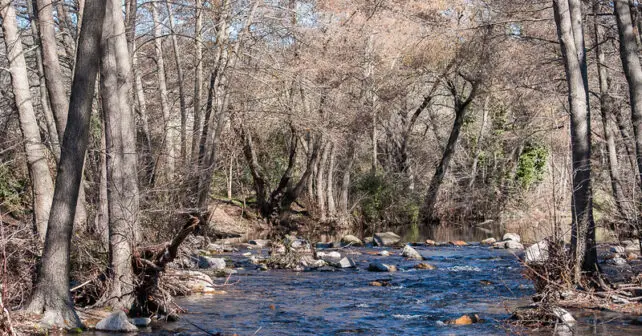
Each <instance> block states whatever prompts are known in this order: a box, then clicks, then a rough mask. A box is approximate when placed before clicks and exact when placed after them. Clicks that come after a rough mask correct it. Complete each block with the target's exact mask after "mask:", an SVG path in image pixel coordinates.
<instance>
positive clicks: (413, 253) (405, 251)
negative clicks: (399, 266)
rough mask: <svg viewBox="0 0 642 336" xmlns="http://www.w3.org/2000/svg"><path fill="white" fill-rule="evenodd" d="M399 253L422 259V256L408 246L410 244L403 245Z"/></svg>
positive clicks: (407, 256)
mask: <svg viewBox="0 0 642 336" xmlns="http://www.w3.org/2000/svg"><path fill="white" fill-rule="evenodd" d="M401 255H402V256H404V257H406V258H408V259H414V260H424V257H422V256H421V254H419V252H417V250H415V249H414V248H412V247H410V245H406V246H404V248H403V251H401Z"/></svg>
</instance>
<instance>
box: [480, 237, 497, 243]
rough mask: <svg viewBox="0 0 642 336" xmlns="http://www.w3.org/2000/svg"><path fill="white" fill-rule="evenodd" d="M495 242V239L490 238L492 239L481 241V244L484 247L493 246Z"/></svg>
mask: <svg viewBox="0 0 642 336" xmlns="http://www.w3.org/2000/svg"><path fill="white" fill-rule="evenodd" d="M496 242H497V239H495V238H492V237H491V238H486V239H484V240H482V241H481V243H482V244H484V245H493V244H495V243H496Z"/></svg>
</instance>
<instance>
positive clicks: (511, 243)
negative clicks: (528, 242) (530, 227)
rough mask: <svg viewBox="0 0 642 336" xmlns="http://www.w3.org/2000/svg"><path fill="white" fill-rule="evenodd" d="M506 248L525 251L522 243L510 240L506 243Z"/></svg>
mask: <svg viewBox="0 0 642 336" xmlns="http://www.w3.org/2000/svg"><path fill="white" fill-rule="evenodd" d="M506 248H507V249H511V250H523V249H524V245H522V243H520V242H517V241H514V240H509V241H507V242H506Z"/></svg>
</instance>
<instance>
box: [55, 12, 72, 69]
mask: <svg viewBox="0 0 642 336" xmlns="http://www.w3.org/2000/svg"><path fill="white" fill-rule="evenodd" d="M56 13H57V14H58V16H57V18H58V31H59V32H60V35H62V44H63V47H64V49H65V54H66V56H67V58H68V59H69V65H70V67H71V69H73V68H74V61H75V57H76V51H75V49H74V47H75V46H76V38H74V36H73V35H72V31H73V30H72V24H71V18H70V17H69V13H68V12H67V8H65V2H64V0H57V1H56Z"/></svg>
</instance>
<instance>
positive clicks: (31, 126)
mask: <svg viewBox="0 0 642 336" xmlns="http://www.w3.org/2000/svg"><path fill="white" fill-rule="evenodd" d="M0 15H1V16H2V31H3V33H4V36H3V37H4V38H3V40H4V43H5V48H6V50H7V58H8V59H9V72H10V73H11V84H12V86H13V95H14V99H15V102H16V107H17V108H18V115H19V119H20V129H21V131H22V136H23V138H24V149H25V154H26V155H27V166H28V168H29V175H30V177H31V185H32V191H33V211H34V223H35V227H36V231H37V232H38V235H39V236H40V239H41V240H44V239H45V232H46V231H47V222H48V221H49V210H50V207H51V203H52V198H53V193H54V190H53V189H54V187H53V181H52V179H51V173H50V171H49V166H48V164H47V155H46V148H45V146H44V145H43V143H42V139H41V138H40V131H39V129H38V121H37V119H36V114H35V111H34V108H33V105H32V104H31V93H30V92H29V75H28V73H27V64H26V62H25V57H24V53H23V49H22V40H21V39H20V33H19V31H18V23H17V21H16V11H15V9H14V8H13V5H12V4H11V1H9V0H2V1H0Z"/></svg>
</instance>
